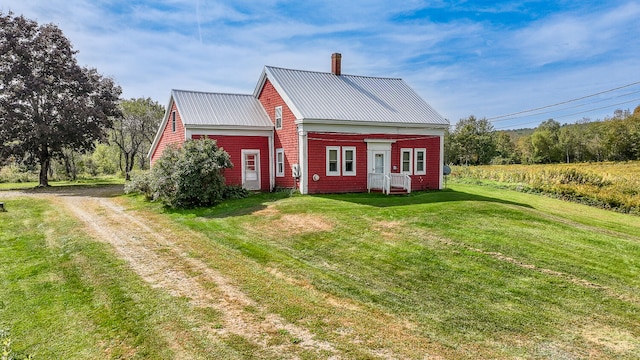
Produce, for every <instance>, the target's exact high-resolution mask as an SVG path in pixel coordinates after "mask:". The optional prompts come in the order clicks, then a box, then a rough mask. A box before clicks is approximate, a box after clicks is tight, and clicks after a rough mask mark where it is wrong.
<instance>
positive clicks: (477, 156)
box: [451, 115, 495, 165]
mask: <svg viewBox="0 0 640 360" xmlns="http://www.w3.org/2000/svg"><path fill="white" fill-rule="evenodd" d="M451 141H452V145H451V151H452V152H453V153H455V154H456V155H457V160H458V161H459V163H460V164H472V165H479V164H488V163H489V162H490V161H491V159H492V158H493V156H494V155H495V141H494V130H493V125H491V123H490V122H489V121H488V120H487V119H484V118H483V119H480V120H478V119H476V118H475V116H473V115H471V116H469V117H468V118H466V119H460V121H458V123H457V124H456V127H455V130H454V131H453V133H452V134H451Z"/></svg>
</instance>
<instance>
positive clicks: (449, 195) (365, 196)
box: [312, 189, 532, 209]
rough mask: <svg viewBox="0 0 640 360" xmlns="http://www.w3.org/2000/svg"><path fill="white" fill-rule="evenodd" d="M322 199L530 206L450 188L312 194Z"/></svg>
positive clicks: (374, 203)
mask: <svg viewBox="0 0 640 360" xmlns="http://www.w3.org/2000/svg"><path fill="white" fill-rule="evenodd" d="M312 196H316V197H320V198H324V199H331V200H336V201H347V202H351V203H354V204H360V205H368V206H375V207H380V208H386V207H393V206H406V205H416V204H434V203H446V202H455V201H484V202H492V203H500V204H507V205H515V206H521V207H525V208H530V209H531V208H532V206H531V205H529V204H524V203H519V202H514V201H508V200H503V199H499V198H493V197H487V196H481V195H476V194H470V193H466V192H462V191H456V190H451V189H444V190H437V191H433V190H432V191H417V192H413V193H411V194H407V195H384V194H382V193H349V194H324V195H312Z"/></svg>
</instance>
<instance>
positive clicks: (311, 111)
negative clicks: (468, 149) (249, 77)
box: [259, 66, 449, 126]
mask: <svg viewBox="0 0 640 360" xmlns="http://www.w3.org/2000/svg"><path fill="white" fill-rule="evenodd" d="M264 72H265V74H266V77H267V78H268V79H270V80H271V82H272V83H273V84H274V86H275V87H276V88H277V89H278V91H279V92H281V95H283V98H284V99H285V101H286V102H287V105H289V107H290V108H291V110H292V111H293V112H294V114H296V116H297V117H298V118H299V119H302V120H303V121H304V119H327V120H338V121H366V122H378V123H398V124H401V123H410V124H425V125H435V126H448V125H449V122H448V121H447V120H445V119H444V118H443V117H442V116H441V115H440V114H439V113H438V112H437V111H435V110H434V109H433V108H432V107H431V106H430V105H429V104H427V102H426V101H424V100H423V99H422V98H421V97H420V96H419V95H418V94H417V93H416V92H415V91H414V90H413V89H412V88H411V87H410V86H409V85H407V83H405V82H404V81H403V80H402V79H397V78H380V77H368V76H354V75H334V74H332V73H324V72H314V71H303V70H291V69H283V68H277V67H271V66H266V67H265V70H264ZM259 86H260V85H259Z"/></svg>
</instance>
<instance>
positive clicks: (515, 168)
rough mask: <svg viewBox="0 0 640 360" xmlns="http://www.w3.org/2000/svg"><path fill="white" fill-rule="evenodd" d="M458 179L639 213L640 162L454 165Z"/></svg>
mask: <svg viewBox="0 0 640 360" xmlns="http://www.w3.org/2000/svg"><path fill="white" fill-rule="evenodd" d="M451 178H452V180H454V181H458V182H477V181H482V182H484V183H489V184H493V185H498V186H501V187H506V188H510V189H517V190H519V191H527V192H538V193H544V194H548V195H551V196H555V197H558V198H562V199H566V200H571V201H575V202H580V203H584V204H588V205H592V206H597V207H601V208H605V209H612V210H615V211H620V212H625V213H632V214H636V215H640V161H629V162H622V163H614V162H606V163H576V164H550V165H487V166H455V167H453V172H452V175H451Z"/></svg>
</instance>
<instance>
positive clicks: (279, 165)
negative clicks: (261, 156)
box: [276, 149, 284, 177]
mask: <svg viewBox="0 0 640 360" xmlns="http://www.w3.org/2000/svg"><path fill="white" fill-rule="evenodd" d="M276 176H278V177H283V176H284V149H276Z"/></svg>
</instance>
